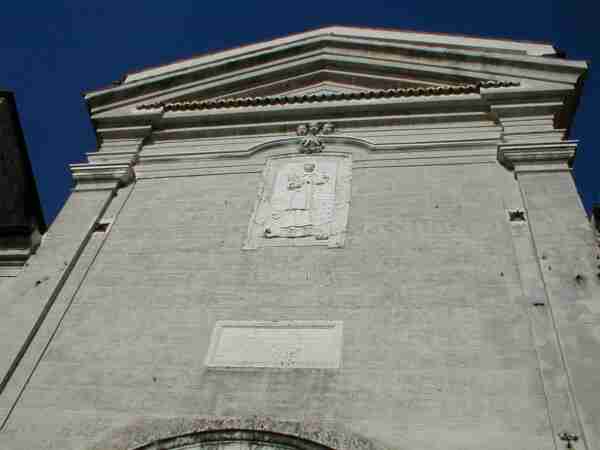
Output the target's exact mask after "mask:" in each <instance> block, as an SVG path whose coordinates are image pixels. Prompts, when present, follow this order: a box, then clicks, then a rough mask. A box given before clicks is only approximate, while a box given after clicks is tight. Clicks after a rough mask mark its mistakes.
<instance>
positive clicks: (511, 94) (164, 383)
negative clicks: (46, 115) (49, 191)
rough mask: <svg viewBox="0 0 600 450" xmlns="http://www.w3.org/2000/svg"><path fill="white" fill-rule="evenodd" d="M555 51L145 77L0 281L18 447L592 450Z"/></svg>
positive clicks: (383, 34) (360, 34)
mask: <svg viewBox="0 0 600 450" xmlns="http://www.w3.org/2000/svg"><path fill="white" fill-rule="evenodd" d="M586 71H587V66H586V64H585V63H584V62H581V61H573V60H569V59H566V58H564V57H562V56H560V55H558V54H557V52H556V51H555V49H554V48H553V47H552V46H551V45H547V44H537V43H525V42H515V41H506V40H494V39H477V38H470V37H464V36H446V35H438V34H428V33H415V32H402V31H384V30H371V29H359V28H346V27H329V28H323V29H319V30H315V31H311V32H306V33H302V34H297V35H292V36H289V37H285V38H280V39H275V40H272V41H269V42H264V43H259V44H254V45H249V46H245V47H241V48H238V49H233V50H228V51H223V52H218V53H215V54H211V55H207V56H200V57H196V58H192V59H189V60H185V61H180V62H176V63H173V64H170V65H165V66H161V67H157V68H150V69H146V70H143V71H140V72H136V73H131V74H128V75H126V76H125V77H124V78H123V79H122V80H121V81H120V82H118V83H116V84H114V85H112V86H110V87H107V88H104V89H99V90H96V91H93V92H89V93H87V94H86V96H85V101H86V102H87V105H88V108H89V111H90V117H91V121H92V123H93V125H94V128H95V130H96V134H97V137H98V148H97V151H95V152H92V153H89V154H88V155H87V157H88V162H86V163H83V164H73V165H71V171H72V174H73V179H74V188H73V192H72V194H71V195H70V197H69V199H68V201H67V202H66V204H65V206H64V208H63V210H62V211H61V213H60V214H59V216H58V217H57V219H56V221H55V222H54V223H53V224H52V226H51V227H50V229H49V231H48V233H47V234H46V235H45V236H44V240H43V242H42V244H41V246H40V248H39V250H38V251H37V253H36V254H35V255H33V256H31V257H30V259H29V261H28V262H27V264H26V266H25V267H24V269H23V270H22V271H21V272H20V273H19V275H18V276H17V277H15V278H14V279H12V280H10V281H8V282H4V283H3V284H2V285H0V298H1V301H0V305H1V307H2V312H3V313H2V315H1V316H0V335H1V339H0V349H1V351H0V355H2V358H1V359H0V377H1V378H0V379H1V380H2V381H0V448H6V449H23V450H25V449H27V450H31V449H40V450H41V449H57V450H58V449H61V450H67V449H69V450H71V449H73V450H75V449H90V450H91V449H96V450H133V449H145V450H150V449H156V450H158V449H163V450H166V449H173V450H174V449H184V448H185V449H204V448H215V449H216V448H222V447H223V448H224V447H227V448H231V449H232V450H233V448H235V449H246V448H255V447H265V448H278V449H281V448H292V449H309V448H310V449H313V448H314V449H336V450H341V449H345V450H346V449H347V450H375V449H381V450H384V449H398V450H401V449H411V450H413V449H419V450H420V449H423V450H425V449H427V450H434V449H435V450H437V449H439V450H441V449H444V450H467V449H469V450H470V449H473V450H475V449H478V450H479V449H487V450H506V449H508V448H528V449H540V450H542V449H544V450H545V449H563V448H576V449H588V450H592V449H599V448H600V378H599V376H598V374H599V373H600V331H599V330H600V306H599V305H600V252H599V249H598V244H597V241H596V237H595V235H594V231H593V229H592V226H591V225H590V222H589V220H588V218H587V216H586V213H585V211H584V209H583V208H582V205H581V202H580V199H579V196H578V193H577V190H576V188H575V185H574V182H573V178H572V174H571V169H570V167H571V164H572V162H573V159H574V156H575V152H576V149H577V141H575V140H573V139H571V138H570V136H569V128H570V126H571V123H572V120H573V116H574V113H575V110H576V107H577V103H578V99H579V96H580V95H581V90H582V84H583V79H584V78H585V74H586Z"/></svg>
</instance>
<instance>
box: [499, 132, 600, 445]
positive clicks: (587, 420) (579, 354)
mask: <svg viewBox="0 0 600 450" xmlns="http://www.w3.org/2000/svg"><path fill="white" fill-rule="evenodd" d="M575 149H576V143H575V142H561V143H551V144H550V143H549V144H523V145H503V146H500V149H499V159H500V161H501V162H503V163H504V164H505V165H506V166H507V167H509V168H511V169H514V172H515V177H516V179H517V183H518V186H519V190H520V193H521V197H522V202H523V206H524V208H525V210H526V212H527V218H528V224H527V233H528V234H529V237H530V239H529V242H530V244H529V245H530V246H531V248H532V252H533V256H534V262H535V265H536V268H535V271H536V272H537V274H536V276H535V277H539V280H540V282H536V281H535V279H532V280H530V281H529V284H530V286H529V288H527V289H529V290H530V293H529V295H531V297H530V301H532V302H536V303H538V305H536V306H532V316H531V317H532V320H533V326H534V330H535V329H537V330H538V331H539V332H541V333H542V334H541V337H542V341H540V342H537V345H536V347H537V349H538V351H539V354H540V360H541V370H542V373H543V376H544V379H545V383H546V388H547V389H548V391H547V397H548V407H549V410H550V414H551V415H552V421H553V423H554V427H555V432H556V431H558V432H569V433H575V434H578V435H580V436H581V438H582V439H581V440H580V441H579V444H576V445H579V446H580V447H581V448H584V447H585V448H587V449H589V450H591V449H598V448H600V447H598V445H599V442H600V441H599V438H600V434H599V432H600V414H599V412H600V395H599V394H598V393H597V392H595V389H594V386H595V383H594V380H595V379H596V380H597V376H598V375H597V374H598V373H600V361H599V356H600V350H599V349H600V335H598V333H597V331H596V329H597V328H598V326H599V325H600V303H598V302H599V301H600V296H599V293H600V285H599V283H598V281H597V279H596V276H595V271H594V261H595V255H594V245H593V233H592V230H591V227H590V225H589V222H588V220H587V217H586V215H585V212H584V211H583V209H582V207H581V203H580V201H579V196H578V194H577V191H576V188H575V186H574V183H573V179H572V176H571V173H570V169H569V162H570V161H571V160H572V158H573V156H574V154H575ZM515 239H516V241H515V242H516V243H517V242H520V245H527V244H526V243H525V238H520V237H519V236H518V235H517V236H515ZM521 258H522V257H521ZM522 263H524V264H528V263H527V262H526V260H523V259H522ZM527 272H528V273H533V272H532V270H531V268H529V269H528V270H527ZM526 285H527V284H526V283H524V289H525V286H526ZM542 289H543V291H542ZM542 302H544V304H543V305H542V304H541V303H542ZM550 333H551V334H553V335H554V337H553V338H551V339H550V337H549V334H550ZM538 337H539V336H538ZM549 345H551V346H552V347H554V348H555V349H556V351H557V352H558V354H557V355H553V354H552V351H550V350H549V349H548V346H549ZM560 366H562V371H561V368H560ZM561 372H563V373H564V375H563V374H561ZM565 392H568V395H569V397H570V401H568V402H567V403H566V402H565ZM564 408H568V409H570V410H572V412H573V414H572V419H571V418H570V417H569V416H568V415H567V414H565V412H564V411H563V410H564ZM563 427H564V429H561V428H563ZM569 427H572V428H569ZM556 437H557V436H555V439H556ZM561 445H563V446H564V445H565V443H564V442H562V443H561Z"/></svg>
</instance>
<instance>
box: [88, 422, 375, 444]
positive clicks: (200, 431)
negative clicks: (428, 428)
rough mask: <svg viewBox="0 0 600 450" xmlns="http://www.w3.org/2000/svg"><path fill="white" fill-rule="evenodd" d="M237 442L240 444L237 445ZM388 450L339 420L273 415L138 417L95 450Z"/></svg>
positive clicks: (104, 440)
mask: <svg viewBox="0 0 600 450" xmlns="http://www.w3.org/2000/svg"><path fill="white" fill-rule="evenodd" d="M236 443H237V444H239V445H236ZM228 447H229V448H230V449H231V450H234V449H239V450H245V449H251V448H252V449H257V450H258V449H263V448H265V449H267V448H277V449H281V450H385V448H384V447H383V446H381V445H378V444H376V443H375V442H373V440H371V439H368V438H365V437H364V436H361V435H359V434H357V433H354V432H351V431H349V430H348V429H347V428H346V427H344V426H341V425H339V424H337V423H335V422H330V421H322V420H320V419H314V420H305V421H294V420H280V419H274V418H271V417H215V416H210V417H209V416H202V417H179V418H171V419H157V418H151V419H138V420H137V421H135V422H133V423H131V424H130V425H128V426H126V427H123V428H121V429H118V430H115V431H114V432H113V433H112V434H110V435H109V436H108V437H107V438H106V439H103V440H102V441H101V442H99V443H98V444H97V445H95V446H94V447H92V449H91V450H179V449H181V450H184V449H186V450H187V449H189V450H192V449H193V450H196V449H211V450H212V449H214V450H217V449H221V448H222V449H227V448H228Z"/></svg>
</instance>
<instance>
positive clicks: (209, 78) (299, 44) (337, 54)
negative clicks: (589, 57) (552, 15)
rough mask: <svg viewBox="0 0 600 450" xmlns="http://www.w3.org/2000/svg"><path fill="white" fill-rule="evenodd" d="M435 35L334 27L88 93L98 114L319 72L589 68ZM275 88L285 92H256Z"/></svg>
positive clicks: (535, 80) (568, 79)
mask: <svg viewBox="0 0 600 450" xmlns="http://www.w3.org/2000/svg"><path fill="white" fill-rule="evenodd" d="M434 36H436V35H430V34H427V33H405V32H373V31H372V30H371V31H366V30H361V29H351V28H343V27H332V28H329V29H324V30H318V31H317V32H311V33H304V34H301V35H297V36H292V37H289V38H284V39H276V40H273V41H271V42H270V43H265V44H261V45H256V46H248V47H244V48H242V49H238V50H234V51H224V52H218V53H215V54H213V55H207V56H205V57H199V58H193V59H191V60H188V61H184V62H180V63H174V64H170V65H166V66H162V67H159V68H155V69H149V70H146V71H142V72H140V73H137V74H131V75H129V76H127V77H126V78H125V79H124V81H123V82H122V83H121V84H120V85H117V86H112V87H109V88H106V89H101V90H97V91H94V92H90V93H88V94H87V95H86V97H85V98H86V101H87V102H88V105H89V107H90V110H91V111H92V113H93V114H98V113H101V112H102V111H109V110H114V109H115V108H119V107H123V106H126V105H139V104H143V103H152V102H166V101H169V102H174V101H185V100H190V99H194V100H198V101H204V100H209V99H215V98H221V97H226V96H229V95H230V94H231V93H232V92H235V91H239V90H244V89H246V90H247V89H248V88H250V89H254V88H255V87H260V86H263V85H270V84H273V83H277V82H278V80H287V79H294V78H297V77H302V76H303V74H307V73H318V72H320V71H321V72H322V71H329V72H337V73H338V74H342V76H343V74H344V73H351V74H352V76H354V75H359V76H366V77H367V78H369V77H372V78H373V79H375V78H377V77H381V76H382V75H383V76H384V77H387V78H388V80H387V85H380V86H375V85H373V83H371V85H370V86H367V89H371V90H373V89H390V88H399V87H406V83H409V84H410V83H412V84H413V85H414V84H416V85H419V83H422V84H423V83H425V84H426V83H430V84H435V85H453V84H459V85H460V84H473V83H477V82H482V81H488V80H509V81H516V82H518V81H521V82H526V83H527V84H528V85H535V84H539V83H557V84H563V85H568V86H571V87H573V86H574V85H575V84H576V83H577V80H578V79H579V77H580V76H581V74H582V73H583V72H585V70H586V64H585V63H583V62H580V61H569V60H565V59H560V58H555V57H548V56H545V55H548V54H549V53H553V50H552V47H551V46H548V45H542V44H529V43H515V42H510V41H500V40H496V41H494V40H486V39H473V38H466V37H457V36H453V37H452V36H445V37H444V38H443V39H442V38H440V37H439V36H436V37H435V38H434ZM541 55H544V56H541ZM390 78H391V80H390ZM394 78H395V79H396V80H395V83H396V84H393V83H394ZM371 81H372V80H371ZM380 81H381V83H382V84H383V83H384V82H383V79H382V80H380ZM390 82H391V83H390ZM403 83H404V84H403ZM359 87H362V86H360V84H359ZM275 94H282V92H266V93H261V94H259V95H258V96H269V95H275ZM236 96H238V95H236ZM239 96H243V97H247V96H257V95H256V94H255V93H252V92H250V93H247V94H243V93H242V94H241V95H239Z"/></svg>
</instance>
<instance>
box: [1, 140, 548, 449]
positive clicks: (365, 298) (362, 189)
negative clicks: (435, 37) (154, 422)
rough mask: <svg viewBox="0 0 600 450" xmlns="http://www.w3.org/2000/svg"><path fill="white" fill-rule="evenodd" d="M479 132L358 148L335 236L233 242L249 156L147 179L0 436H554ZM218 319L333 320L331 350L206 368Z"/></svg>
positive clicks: (244, 206)
mask: <svg viewBox="0 0 600 450" xmlns="http://www.w3.org/2000/svg"><path fill="white" fill-rule="evenodd" d="M339 149H343V146H337V147H336V150H339ZM351 150H352V151H354V152H355V153H356V152H358V150H355V149H351ZM482 152H483V153H486V152H487V153H489V157H488V158H487V159H488V161H487V162H485V161H484V162H479V163H476V164H465V163H448V162H447V161H444V162H443V163H441V162H438V163H429V164H422V165H417V164H410V163H405V164H404V167H398V166H394V164H390V163H383V162H380V163H379V164H380V165H381V167H373V166H371V167H367V166H365V165H363V166H361V165H360V164H359V163H355V168H354V170H353V174H352V197H351V205H350V211H349V220H348V228H347V239H346V243H345V246H344V247H343V248H340V249H330V248H326V247H301V248H292V247H277V248H259V249H257V250H242V245H243V242H244V240H245V238H246V233H247V227H248V220H249V219H250V215H251V213H252V209H253V206H254V202H255V200H256V195H257V189H258V186H259V183H260V170H256V171H249V172H250V173H245V174H242V173H232V174H214V175H210V174H203V175H201V176H182V177H172V178H166V179H165V178H161V179H140V180H139V181H138V182H137V183H136V184H135V185H134V186H133V188H132V190H131V194H130V196H128V197H127V198H126V199H125V198H122V197H121V199H120V201H122V202H124V203H123V204H124V206H123V209H122V210H120V212H119V210H116V211H114V212H112V213H111V214H110V215H111V216H112V217H114V222H113V224H112V227H111V228H110V231H109V232H108V234H107V236H106V238H105V241H104V242H103V243H102V245H101V247H98V249H99V253H98V255H97V257H95V258H94V259H91V260H88V264H90V270H89V273H87V274H86V276H85V277H84V278H83V280H82V285H81V286H80V288H79V289H78V291H77V292H76V295H75V297H74V299H73V303H72V304H71V305H70V306H69V308H68V309H67V310H66V315H65V316H64V318H63V319H62V321H61V323H60V326H59V327H58V329H57V333H56V335H55V336H54V337H53V338H52V340H51V342H50V345H49V347H48V348H47V349H46V351H45V352H44V353H43V354H42V355H41V361H40V363H39V365H38V366H37V367H36V368H35V370H34V372H33V377H32V378H31V380H30V381H29V383H28V384H27V387H26V389H25V390H24V392H23V394H22V396H21V397H20V399H19V401H18V402H17V404H16V408H15V409H14V410H13V412H12V414H11V415H10V418H9V420H8V422H7V423H6V427H5V429H4V431H3V432H2V433H0V442H4V443H8V442H11V447H10V448H14V449H19V448H23V449H25V448H27V449H31V448H37V447H36V446H38V447H39V448H42V446H40V442H43V443H44V444H43V448H56V449H58V448H60V449H76V448H87V447H90V446H92V445H93V444H94V443H95V442H97V441H98V440H99V439H101V438H103V437H106V436H107V435H109V434H110V433H111V430H114V429H116V428H119V427H123V426H126V425H127V424H129V423H131V422H132V421H136V420H140V419H145V418H149V417H165V418H167V417H178V416H185V417H189V416H196V415H213V416H252V415H259V416H267V417H278V418H281V419H290V420H305V419H310V418H319V419H322V420H329V421H336V422H338V423H343V424H344V425H345V426H346V427H348V428H349V429H350V430H352V431H353V432H356V433H360V434H361V435H363V436H365V437H367V438H371V439H374V440H376V441H378V442H381V443H382V445H383V446H385V447H387V448H429V449H457V450H458V449H464V448H486V449H498V450H500V449H506V448H509V447H514V446H517V445H520V446H523V447H527V448H540V449H541V448H550V447H551V446H552V445H553V444H552V437H551V430H550V424H549V422H548V413H547V405H546V399H545V395H544V387H543V385H542V382H541V379H540V376H539V363H538V360H537V357H536V350H535V346H534V343H533V340H532V331H531V325H530V322H529V319H528V316H527V308H528V305H527V304H526V302H525V301H524V296H523V290H522V282H521V278H520V277H521V275H520V272H519V267H518V260H517V258H516V256H515V248H514V241H513V237H512V235H511V224H510V222H509V219H508V213H507V209H509V208H510V207H513V206H514V204H513V203H514V199H515V198H518V196H519V192H518V186H517V183H516V181H515V180H514V178H513V177H512V174H510V173H509V172H507V170H506V169H505V168H504V167H502V166H500V165H499V164H498V163H497V162H496V161H495V153H493V152H489V151H488V150H485V151H484V150H482ZM357 155H358V156H360V155H362V156H361V157H362V159H368V158H369V157H368V156H365V155H366V153H365V152H364V151H363V150H361V151H360V152H358V153H356V154H355V160H357V161H358V160H360V158H359V157H358V156H357ZM265 156H268V155H265V154H257V155H256V156H255V157H254V159H252V158H251V159H250V160H248V163H252V162H253V161H255V162H257V163H261V162H262V161H264V157H265ZM386 165H387V166H386ZM141 169H142V170H141V172H143V167H142V168H141ZM79 195H84V196H85V195H86V194H85V193H81V194H79ZM82 258H84V260H85V256H83V257H82ZM92 263H93V264H92ZM217 320H267V321H279V320H286V321H289V320H305V321H310V320H335V321H343V333H344V334H343V349H342V362H341V368H340V369H264V368H263V369H251V368H250V369H248V368H246V369H218V368H209V369H208V368H206V367H205V365H204V359H205V356H206V352H207V350H208V345H209V340H210V336H211V333H212V330H213V327H214V324H215V322H216V321H217ZM474 430H477V432H476V433H475V432H474ZM28 431H34V432H32V433H29V432H28Z"/></svg>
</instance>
